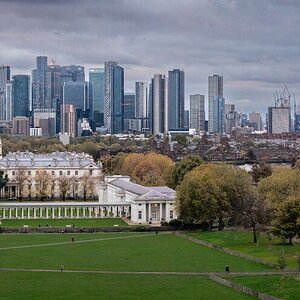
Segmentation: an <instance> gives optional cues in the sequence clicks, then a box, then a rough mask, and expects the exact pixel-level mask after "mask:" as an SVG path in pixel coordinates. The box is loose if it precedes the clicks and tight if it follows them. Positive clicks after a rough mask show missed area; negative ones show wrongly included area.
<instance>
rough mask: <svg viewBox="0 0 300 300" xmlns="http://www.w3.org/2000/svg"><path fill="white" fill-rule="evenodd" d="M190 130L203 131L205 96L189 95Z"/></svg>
mask: <svg viewBox="0 0 300 300" xmlns="http://www.w3.org/2000/svg"><path fill="white" fill-rule="evenodd" d="M190 128H192V129H196V130H197V132H200V131H205V96H204V95H200V94H195V95H190Z"/></svg>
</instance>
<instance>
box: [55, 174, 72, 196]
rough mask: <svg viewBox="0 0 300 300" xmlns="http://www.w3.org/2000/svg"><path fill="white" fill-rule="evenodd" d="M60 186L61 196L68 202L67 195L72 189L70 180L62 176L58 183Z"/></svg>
mask: <svg viewBox="0 0 300 300" xmlns="http://www.w3.org/2000/svg"><path fill="white" fill-rule="evenodd" d="M58 186H59V190H60V194H61V196H62V200H63V201H66V194H67V192H68V190H69V188H70V179H69V178H68V177H66V176H61V177H60V178H59V181H58Z"/></svg>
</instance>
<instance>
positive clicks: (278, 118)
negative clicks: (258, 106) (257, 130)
mask: <svg viewBox="0 0 300 300" xmlns="http://www.w3.org/2000/svg"><path fill="white" fill-rule="evenodd" d="M290 128H291V115H290V108H289V107H275V106H274V107H269V108H268V132H269V133H283V132H290Z"/></svg>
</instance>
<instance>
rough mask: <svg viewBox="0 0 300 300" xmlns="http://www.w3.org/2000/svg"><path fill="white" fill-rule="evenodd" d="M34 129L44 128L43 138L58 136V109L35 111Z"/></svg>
mask: <svg viewBox="0 0 300 300" xmlns="http://www.w3.org/2000/svg"><path fill="white" fill-rule="evenodd" d="M33 120H34V122H33V124H34V127H40V128H42V135H43V136H53V135H55V134H56V109H54V108H41V109H35V110H34V111H33Z"/></svg>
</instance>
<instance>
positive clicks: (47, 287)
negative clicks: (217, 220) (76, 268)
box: [0, 271, 253, 300]
mask: <svg viewBox="0 0 300 300" xmlns="http://www.w3.org/2000/svg"><path fill="white" fill-rule="evenodd" d="M0 291H1V293H0V299H8V298H9V299H130V300H134V299H137V300H139V299H164V300H165V299H209V300H214V299H216V300H220V299H228V300H229V299H230V300H240V299H241V300H244V299H253V298H251V297H248V296H245V295H243V294H240V293H238V292H236V291H234V290H232V289H230V288H227V287H224V286H221V285H218V284H216V283H214V282H212V281H210V280H209V279H208V278H205V277H200V276H170V275H169V276H161V275H157V276H153V275H108V274H107V275H99V274H74V273H64V272H62V273H27V272H6V271H0Z"/></svg>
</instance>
